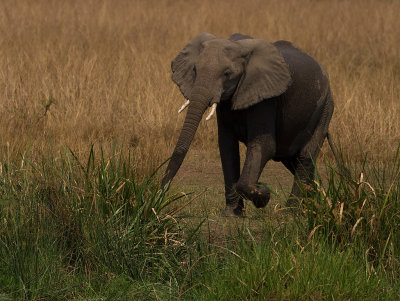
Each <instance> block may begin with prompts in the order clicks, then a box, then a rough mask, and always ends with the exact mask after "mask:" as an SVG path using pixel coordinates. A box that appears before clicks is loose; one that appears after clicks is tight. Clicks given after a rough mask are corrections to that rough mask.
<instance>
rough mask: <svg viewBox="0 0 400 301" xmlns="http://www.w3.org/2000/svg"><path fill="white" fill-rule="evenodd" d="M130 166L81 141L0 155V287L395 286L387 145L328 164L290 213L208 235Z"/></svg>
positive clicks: (399, 254)
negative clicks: (345, 162)
mask: <svg viewBox="0 0 400 301" xmlns="http://www.w3.org/2000/svg"><path fill="white" fill-rule="evenodd" d="M133 166H134V164H133V158H132V157H131V156H128V155H127V156H123V155H118V156H117V155H116V152H115V153H114V155H112V156H110V157H107V158H106V157H105V156H104V155H103V153H102V152H100V154H98V155H96V154H95V151H94V150H93V149H92V150H91V152H90V155H89V157H88V158H87V159H86V160H85V163H82V161H81V158H77V156H76V155H75V154H74V153H73V152H71V151H66V152H65V154H62V155H59V156H58V157H55V156H54V157H52V158H49V157H47V158H43V159H42V160H37V159H36V160H31V158H30V156H29V152H27V153H25V154H23V155H22V156H21V160H19V161H18V162H15V161H14V162H11V161H10V160H8V159H7V158H5V159H3V160H2V162H1V165H0V299H18V300H21V299H47V300H57V299H102V300H104V299H106V300H115V299H128V300H129V299H134V300H151V299H154V300H168V299H185V300H186V299H188V300H190V299H195V300H199V299H200V300H234V299H239V300H245V299H246V300H247V299H254V300H265V299H266V300H269V299H335V300H337V299H376V298H379V299H389V300H390V299H393V300H395V299H398V298H400V282H399V279H400V233H399V226H400V180H399V177H400V156H399V154H397V155H396V156H395V158H394V159H393V161H392V162H390V164H387V165H386V166H384V165H376V166H375V165H374V167H371V166H369V165H368V164H367V163H365V164H364V165H363V166H362V167H361V169H360V170H359V171H358V172H356V171H354V176H343V175H340V174H339V173H338V172H337V171H336V170H335V169H331V172H330V173H329V176H328V179H327V180H324V181H321V180H319V181H317V182H318V184H316V191H317V192H316V195H315V196H313V197H312V198H311V197H309V198H308V199H306V201H305V202H304V203H305V207H304V211H303V214H301V215H300V216H299V217H295V218H292V217H291V216H289V215H287V218H285V223H284V224H277V223H276V222H274V221H271V222H270V221H265V223H264V224H263V226H262V227H261V228H259V229H256V230H254V229H250V228H249V227H248V226H246V225H247V224H249V223H250V224H251V221H249V220H246V219H244V220H243V221H242V220H237V219H235V220H232V226H231V229H230V231H229V233H228V234H226V233H225V234H224V235H220V237H222V236H223V237H224V239H218V240H214V241H213V240H210V239H209V237H211V236H212V235H209V234H210V233H207V230H203V228H204V227H202V226H201V223H200V224H199V225H188V224H187V223H184V222H182V221H181V220H180V219H179V218H178V216H177V213H178V212H179V210H180V208H182V207H183V206H182V205H183V200H180V197H179V196H177V195H173V194H171V193H169V192H168V191H167V189H163V190H161V189H159V181H157V177H156V175H155V174H153V175H150V176H146V177H138V176H137V173H136V172H135V169H134V168H133ZM275 214H277V215H282V214H287V213H282V212H279V211H278V212H277V213H275ZM277 217H278V216H277ZM208 231H211V230H208ZM214 236H215V235H214Z"/></svg>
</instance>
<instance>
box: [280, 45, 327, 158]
mask: <svg viewBox="0 0 400 301" xmlns="http://www.w3.org/2000/svg"><path fill="white" fill-rule="evenodd" d="M274 45H275V46H276V47H277V48H278V49H279V51H280V52H281V53H282V56H283V58H284V59H285V62H286V63H287V64H288V66H289V70H290V73H291V77H292V83H291V85H290V86H289V88H288V89H287V91H286V92H285V93H284V94H283V95H281V97H280V99H281V101H280V110H279V114H278V115H279V116H278V121H277V122H278V123H279V124H278V125H277V127H278V129H279V133H278V137H277V139H278V150H277V151H278V153H277V155H278V156H279V155H282V156H287V155H294V154H295V153H297V152H298V151H299V150H300V149H301V148H302V147H303V146H304V145H305V144H306V143H307V141H308V140H309V139H310V138H311V136H312V134H313V133H314V130H315V128H316V126H317V124H318V122H319V121H320V117H321V115H322V111H323V106H324V104H325V98H326V95H327V93H328V91H329V79H328V76H327V73H326V72H325V71H324V69H323V68H322V66H321V65H320V64H319V63H318V62H317V61H316V60H315V59H314V58H312V57H311V56H309V55H308V54H306V53H305V52H303V51H302V50H300V49H299V48H298V47H296V46H294V45H293V44H292V43H290V42H287V41H278V42H275V43H274Z"/></svg>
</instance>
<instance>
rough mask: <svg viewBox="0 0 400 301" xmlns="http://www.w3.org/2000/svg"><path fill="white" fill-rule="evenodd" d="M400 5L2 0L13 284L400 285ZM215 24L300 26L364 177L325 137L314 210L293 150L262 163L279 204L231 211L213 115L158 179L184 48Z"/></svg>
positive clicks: (287, 31) (4, 193) (0, 210)
mask: <svg viewBox="0 0 400 301" xmlns="http://www.w3.org/2000/svg"><path fill="white" fill-rule="evenodd" d="M399 11H400V3H399V2H397V1H378V0H367V1H361V0H360V1H316V0H315V1H306V0H300V1H294V0H289V1H277V0H271V1H261V0H260V1H255V0H251V1H128V0H126V1H124V0H120V1H107V0H105V1H99V0H88V1H84V2H83V1H63V2H61V1H44V0H38V1H24V0H21V1H17V2H15V1H8V0H3V1H1V2H0V99H1V101H0V114H1V116H2V118H1V119H0V160H1V162H0V163H1V164H0V179H1V182H0V219H1V220H0V255H1V256H0V263H1V264H0V298H4V299H74V298H76V299H88V298H94V299H96V298H97V299H116V298H120V299H160V300H161V299H182V298H183V299H185V298H187V299H199V298H200V299H209V300H214V299H226V300H232V299H259V300H263V299H267V300H269V299H327V298H328V299H357V298H363V299H368V298H370V299H376V298H379V299H398V298H399V297H400V293H399V291H400V285H399V279H400V274H399V270H400V264H399V261H400V256H399V254H400V238H399V231H398V229H399V227H400V184H399V170H400V167H399V166H400V158H399V155H398V154H397V155H396V151H398V147H399V141H400V118H398V116H400V102H399V98H400V84H399V78H400V50H399V49H400V48H399V46H400V18H399V17H398V12H399ZM204 31H206V32H210V33H212V34H214V35H216V36H217V37H222V38H227V37H229V36H230V35H231V34H232V33H235V32H240V33H244V34H249V35H252V36H254V37H256V38H262V39H265V40H268V41H275V40H280V39H284V40H289V41H292V42H293V43H294V44H296V45H298V46H299V47H300V48H302V49H303V50H305V51H306V52H307V53H309V54H310V55H312V56H313V57H315V58H316V59H317V60H318V61H319V62H320V63H321V64H322V65H323V66H324V67H325V69H326V70H327V71H328V73H329V75H330V79H331V86H332V90H333V94H334V98H335V105H336V107H335V113H334V116H333V119H332V122H331V127H330V131H331V133H332V135H333V137H334V140H335V141H336V143H337V144H338V145H340V149H341V154H342V156H343V160H344V162H345V164H347V166H348V168H349V169H350V170H351V172H352V173H351V175H349V176H344V175H343V174H340V172H339V171H337V170H336V167H335V162H334V160H333V156H332V153H331V151H330V149H329V147H328V146H327V145H326V144H325V145H324V147H323V149H322V152H321V155H320V158H319V163H320V166H319V173H320V174H321V178H322V179H321V180H320V182H319V187H318V188H317V194H316V196H314V197H313V198H311V199H309V200H308V202H307V204H309V205H307V206H306V209H305V212H304V215H303V216H302V217H300V218H294V217H291V216H288V215H285V214H283V213H282V212H281V210H280V208H281V205H282V204H283V203H284V200H285V198H286V197H287V194H288V191H289V190H290V186H291V184H292V179H291V176H290V175H289V173H288V172H287V171H286V170H285V169H284V168H283V167H281V166H280V165H279V164H277V163H269V164H268V165H267V167H266V169H265V171H264V173H263V175H262V181H263V182H265V183H267V184H268V185H269V186H270V187H271V189H272V191H274V192H275V193H274V195H273V197H272V200H271V202H270V204H269V205H268V206H267V208H266V209H263V210H255V209H254V208H252V206H251V204H248V206H247V208H248V209H247V212H246V215H247V217H246V218H245V219H240V220H236V219H234V220H232V219H222V218H220V217H219V211H220V210H221V209H222V208H223V204H224V199H223V180H222V173H221V168H220V164H219V154H218V146H217V133H216V128H217V127H216V120H215V118H214V119H212V120H211V121H209V122H206V121H202V123H201V125H200V128H199V129H198V131H197V133H196V137H195V140H194V142H193V143H192V146H191V149H190V151H189V153H188V156H187V158H186V161H185V162H184V164H183V166H182V168H181V170H180V171H179V173H178V175H177V178H176V179H175V180H174V183H173V185H172V187H171V189H170V191H168V192H165V191H163V190H159V189H158V186H159V182H158V180H157V179H156V178H154V177H150V179H151V180H148V179H149V174H150V173H151V172H152V171H153V170H155V168H156V167H158V166H159V165H160V164H161V163H162V162H163V161H165V160H166V159H167V158H168V157H169V156H170V155H171V153H172V150H173V147H174V143H175V142H176V139H177V136H178V134H179V130H180V127H181V125H182V122H183V118H184V116H183V115H184V114H181V115H177V113H176V112H177V109H178V108H179V107H180V105H181V104H182V103H183V102H184V99H183V96H182V95H181V94H180V92H179V90H178V88H177V87H176V86H175V85H174V84H173V83H172V81H171V79H170V74H171V71H170V62H171V60H172V59H173V58H174V57H175V56H176V55H177V53H178V52H179V51H180V50H181V49H182V48H183V47H184V45H185V44H186V43H187V42H188V41H189V40H190V39H191V38H193V37H194V36H195V35H197V34H198V33H201V32H204ZM92 146H93V147H92ZM361 172H362V177H361V176H360V175H361ZM183 192H184V193H190V192H191V193H192V194H189V195H185V194H184V193H183ZM176 197H178V199H177V200H175V201H174V202H172V203H173V204H170V205H168V206H166V204H168V203H170V202H171V200H173V199H174V198H176ZM196 229H197V231H196Z"/></svg>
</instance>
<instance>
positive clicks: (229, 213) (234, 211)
mask: <svg viewBox="0 0 400 301" xmlns="http://www.w3.org/2000/svg"><path fill="white" fill-rule="evenodd" d="M221 216H222V217H243V209H242V208H238V207H236V208H233V207H231V206H226V207H225V209H224V210H222V211H221Z"/></svg>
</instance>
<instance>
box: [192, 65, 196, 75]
mask: <svg viewBox="0 0 400 301" xmlns="http://www.w3.org/2000/svg"><path fill="white" fill-rule="evenodd" d="M193 73H194V75H195V76H196V65H194V66H193Z"/></svg>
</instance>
